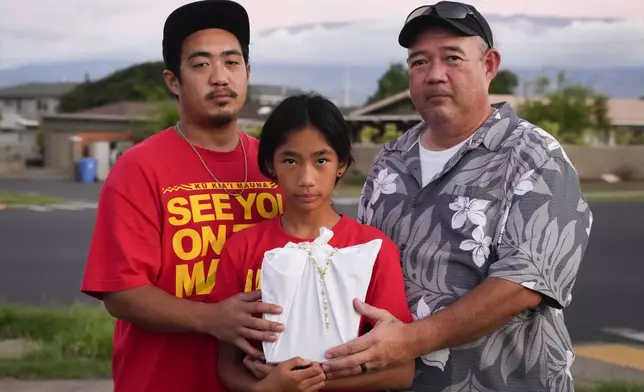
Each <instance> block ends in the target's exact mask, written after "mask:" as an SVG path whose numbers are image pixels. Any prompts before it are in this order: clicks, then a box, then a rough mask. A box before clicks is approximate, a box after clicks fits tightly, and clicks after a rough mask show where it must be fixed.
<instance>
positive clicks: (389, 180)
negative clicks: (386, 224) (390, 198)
mask: <svg viewBox="0 0 644 392" xmlns="http://www.w3.org/2000/svg"><path fill="white" fill-rule="evenodd" d="M397 178H398V174H396V173H389V171H388V170H387V169H386V168H385V169H382V170H380V172H379V173H378V176H377V177H376V178H375V179H374V180H373V193H371V204H373V203H375V202H376V201H377V200H378V198H379V197H380V194H381V193H382V194H384V195H390V194H392V193H394V192H396V179H397Z"/></svg>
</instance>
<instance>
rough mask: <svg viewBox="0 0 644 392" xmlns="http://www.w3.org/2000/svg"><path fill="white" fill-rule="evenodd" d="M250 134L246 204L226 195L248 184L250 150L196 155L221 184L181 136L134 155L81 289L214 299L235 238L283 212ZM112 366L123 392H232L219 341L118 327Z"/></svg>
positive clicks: (112, 191) (126, 157) (104, 206)
mask: <svg viewBox="0 0 644 392" xmlns="http://www.w3.org/2000/svg"><path fill="white" fill-rule="evenodd" d="M241 134H242V140H243V143H244V146H245V148H246V154H247V158H246V161H247V163H248V183H247V184H246V190H245V191H244V193H243V194H242V195H241V196H229V195H228V194H227V193H226V192H225V191H224V190H223V187H225V188H227V189H228V191H229V192H230V193H232V194H233V195H234V194H236V193H239V188H240V187H241V186H242V185H243V180H244V166H245V165H244V163H243V151H242V148H241V146H239V147H238V148H237V149H236V150H234V151H231V152H227V153H218V152H214V151H210V150H206V149H202V148H197V151H199V154H200V155H201V157H202V158H203V160H204V162H205V163H206V164H207V165H208V168H209V169H210V170H211V171H212V173H213V174H214V175H215V176H216V177H217V179H218V180H219V181H221V183H218V182H217V181H215V180H214V179H213V178H212V176H211V175H210V174H209V173H208V171H207V170H206V169H205V168H204V166H203V164H202V163H201V161H200V160H199V158H198V157H197V155H196V154H195V152H194V151H193V150H192V148H191V147H190V146H189V145H188V144H187V143H186V141H185V140H183V139H182V138H181V137H180V136H179V135H178V134H176V133H175V131H174V130H173V129H167V130H165V131H162V132H160V133H158V134H156V135H154V136H152V137H149V138H148V139H146V140H145V141H143V142H141V143H139V144H138V145H136V146H134V147H132V148H131V149H130V150H128V151H126V152H125V153H124V154H123V155H122V156H121V157H120V158H119V159H118V160H117V162H116V164H115V165H114V167H113V168H112V170H111V172H110V174H109V176H108V178H107V180H106V181H105V184H104V185H103V189H102V192H101V195H100V199H99V203H98V214H97V221H96V226H95V231H94V237H93V239H92V243H91V248H90V251H89V256H88V260H87V266H86V270H85V276H84V278H83V282H82V287H81V290H82V291H83V292H84V293H86V294H88V295H91V296H93V297H96V298H99V299H100V298H102V295H101V294H102V293H104V292H113V291H121V290H127V289H130V288H134V287H138V286H142V285H154V286H156V287H158V288H160V289H162V290H164V291H166V292H168V293H169V294H171V295H174V296H177V297H180V298H186V299H188V300H191V301H206V300H208V299H209V295H210V294H211V292H212V290H213V288H214V287H216V286H217V285H218V283H216V281H215V277H217V278H218V275H217V269H218V268H219V266H220V263H219V260H220V255H221V251H222V247H223V245H224V243H225V241H226V239H227V238H229V237H230V236H231V235H232V234H233V233H234V232H237V231H239V230H242V229H245V228H246V227H249V226H252V225H253V224H255V223H257V222H260V221H263V220H266V219H270V218H272V217H274V216H277V215H278V214H279V213H281V211H282V205H283V203H282V197H281V194H280V193H279V190H278V188H277V186H276V185H275V184H274V183H272V182H271V181H270V180H268V179H267V178H265V177H264V176H263V175H262V174H261V173H260V171H259V167H258V164H257V152H258V144H259V143H258V141H257V139H254V138H252V137H249V136H248V135H246V134H243V133H241ZM217 281H218V279H217ZM210 298H211V297H210ZM112 365H113V377H114V382H115V391H116V392H148V391H149V392H163V391H168V392H176V391H182V392H197V391H199V392H202V391H211V392H219V391H226V388H225V387H224V386H223V385H222V384H221V383H220V382H219V380H218V378H217V347H216V339H215V338H214V337H211V336H206V335H201V334H196V333H159V332H153V331H150V330H148V329H144V328H140V327H138V326H136V325H133V324H131V323H129V322H126V321H122V320H117V323H116V328H115V331H114V353H113V363H112Z"/></svg>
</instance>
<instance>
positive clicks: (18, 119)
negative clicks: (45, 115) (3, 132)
mask: <svg viewBox="0 0 644 392" xmlns="http://www.w3.org/2000/svg"><path fill="white" fill-rule="evenodd" d="M39 124H40V123H39V122H38V121H33V120H29V119H26V118H24V117H22V116H21V115H19V114H18V113H15V112H11V111H10V112H5V113H2V116H0V129H8V130H12V131H22V130H25V129H27V128H36V127H38V125H39Z"/></svg>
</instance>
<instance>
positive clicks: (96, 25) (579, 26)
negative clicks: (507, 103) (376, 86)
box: [0, 0, 644, 69]
mask: <svg viewBox="0 0 644 392" xmlns="http://www.w3.org/2000/svg"><path fill="white" fill-rule="evenodd" d="M186 2H187V1H184V0H58V1H51V0H0V69H4V68H11V67H16V66H20V65H26V64H32V63H48V62H57V61H64V60H70V59H82V58H85V59H87V58H95V57H114V56H138V57H141V58H149V59H158V58H159V57H160V51H161V48H160V45H161V31H162V27H163V22H164V20H165V18H166V16H167V15H168V14H169V13H170V12H171V11H172V10H173V9H175V8H176V7H178V6H180V5H182V4H185V3H186ZM240 2H241V3H242V4H244V6H245V7H246V8H247V10H248V12H249V15H250V18H251V27H252V35H253V37H254V40H253V42H254V47H253V48H252V51H253V52H252V53H255V56H256V58H259V59H263V60H270V61H284V62H289V61H298V60H301V59H302V58H305V59H306V58H311V59H328V60H329V61H342V58H341V57H342V54H340V55H339V56H338V53H337V52H340V50H338V48H337V46H339V47H341V48H342V51H350V52H352V53H353V52H360V50H364V48H365V47H367V50H366V52H365V53H361V54H359V55H356V58H355V59H350V60H351V61H385V60H387V61H388V60H389V59H393V58H397V57H398V56H400V53H401V51H400V48H398V47H397V45H395V36H396V34H397V30H398V29H399V28H400V25H401V23H402V20H404V18H405V16H406V15H407V14H408V13H409V12H410V11H411V10H413V9H414V8H415V7H417V6H419V5H422V4H423V2H422V1H413V0H396V1H389V0H240ZM304 4H305V5H304ZM349 4H350V6H349ZM471 4H473V5H475V6H476V7H477V8H478V9H479V10H480V11H481V12H483V13H484V14H488V13H489V14H497V15H513V14H526V15H531V16H558V17H570V18H619V19H624V21H621V22H619V23H611V24H607V23H604V22H580V23H576V24H574V25H572V26H570V27H568V28H567V29H564V30H561V29H559V30H552V31H550V30H548V31H538V33H539V34H537V35H538V40H536V41H535V39H537V38H535V34H534V33H533V32H531V29H535V26H531V25H525V24H523V25H521V24H515V25H503V26H498V27H497V26H494V25H493V26H492V27H493V29H495V28H496V29H498V30H499V31H498V32H497V31H495V34H497V35H498V36H499V42H500V45H505V47H506V48H514V49H512V52H511V53H510V54H509V58H510V59H512V58H514V59H515V60H513V61H519V62H520V61H521V59H523V60H524V62H526V63H529V62H530V61H533V60H532V59H533V58H534V56H535V55H536V54H538V56H540V58H547V57H553V56H557V57H562V58H563V60H564V62H565V61H566V57H567V56H570V48H571V47H573V48H574V47H578V48H587V49H588V51H589V55H591V54H593V51H594V53H596V50H597V46H598V45H599V46H602V45H604V46H605V49H606V50H607V51H608V54H609V55H610V56H608V58H604V59H597V60H598V62H599V63H601V62H602V61H603V62H606V63H610V62H611V61H612V62H614V61H615V60H614V58H611V56H619V57H621V58H624V57H626V58H627V60H628V61H626V62H635V63H638V64H639V62H640V61H641V63H642V64H643V65H644V54H642V55H640V54H638V53H633V52H635V51H637V50H635V49H636V48H637V47H643V46H644V2H641V1H636V0H612V1H610V3H607V2H606V1H602V2H600V1H598V0H539V1H536V0H471ZM354 21H359V22H360V23H358V24H357V25H356V26H351V27H348V28H347V29H348V30H347V31H343V30H342V29H340V30H336V31H335V32H333V31H326V30H323V29H317V30H316V29H312V30H309V31H307V32H305V33H301V34H294V33H292V32H289V31H288V30H284V29H281V30H278V31H277V32H275V33H273V34H271V35H270V36H261V35H260V32H261V31H263V30H266V29H274V28H280V27H288V26H297V25H303V24H310V23H320V22H354ZM597 39H599V44H598V43H597V42H598V41H597ZM329 43H332V44H333V45H330V44H329ZM380 43H382V44H380ZM611 43H613V45H611ZM535 45H536V46H537V47H535ZM544 45H545V46H544ZM542 46H543V47H547V48H548V49H547V50H546V49H543V50H542V48H541V47H542ZM285 48H286V49H285ZM639 52H644V51H641V50H639ZM535 53H536V54H535ZM525 56H529V57H528V58H526V57H525ZM530 56H533V57H530ZM575 57H576V58H577V59H576V61H577V62H580V63H584V62H586V60H585V58H582V57H580V56H577V55H575ZM595 57H596V56H595ZM603 57H606V56H603Z"/></svg>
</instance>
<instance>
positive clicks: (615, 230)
mask: <svg viewBox="0 0 644 392" xmlns="http://www.w3.org/2000/svg"><path fill="white" fill-rule="evenodd" d="M68 185H69V184H68ZM24 186H25V188H23V189H24V190H28V189H29V188H28V185H24ZM48 186H51V187H52V189H53V188H54V187H56V185H54V184H53V183H52V184H51V185H48ZM2 188H4V187H3V183H2V182H0V189H2ZM94 188H95V189H94ZM83 189H84V192H86V195H88V198H90V197H92V195H93V197H92V198H93V199H94V200H95V197H96V195H97V194H98V189H99V188H98V187H93V186H90V187H85V188H83ZM48 192H49V193H52V194H58V195H60V196H67V192H73V190H72V191H69V190H68V188H67V187H65V186H62V187H60V189H58V191H56V190H55V189H54V190H53V191H52V190H49V191H48ZM75 198H79V197H78V196H76V197H75ZM591 207H592V208H593V211H594V215H595V224H594V228H593V233H592V238H591V244H590V246H589V248H588V252H587V255H586V257H585V259H584V261H583V264H582V267H581V270H580V274H579V277H578V281H577V285H576V287H575V289H574V291H573V302H572V305H571V306H570V307H569V308H568V309H567V310H566V311H565V317H566V323H567V324H568V326H569V328H570V331H571V336H572V338H573V339H574V340H575V341H576V342H593V341H612V340H617V341H622V339H621V338H614V337H613V335H610V334H606V333H604V332H602V329H606V328H617V329H623V328H630V329H634V330H637V331H644V312H642V311H641V309H642V300H643V299H644V285H642V277H644V262H642V261H643V260H644V259H643V258H642V253H641V251H640V249H641V244H642V241H643V240H644V230H643V228H644V224H643V223H642V222H644V203H632V204H631V203H594V204H592V205H591ZM339 208H341V209H342V211H343V212H345V213H347V214H349V215H354V214H355V207H352V206H340V207H339ZM94 218H95V210H92V209H87V210H80V211H64V210H53V211H46V212H38V211H28V210H6V211H3V212H0V300H5V301H9V302H18V303H26V304H56V303H70V302H73V301H75V300H87V299H86V298H84V297H83V296H82V295H81V294H80V293H79V292H78V288H79V283H80V279H81V276H82V272H83V263H84V259H85V257H86V255H87V250H88V246H89V242H90V239H91V235H92V231H93V224H94ZM643 338H644V336H643Z"/></svg>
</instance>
